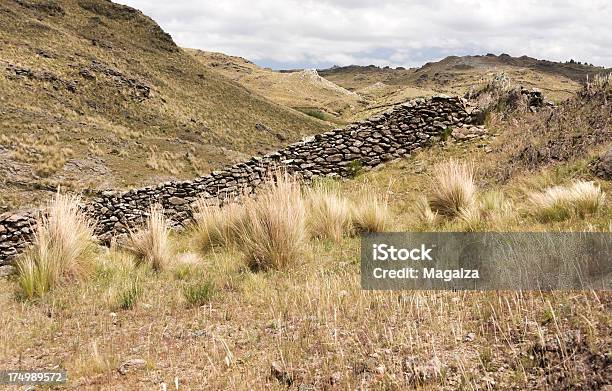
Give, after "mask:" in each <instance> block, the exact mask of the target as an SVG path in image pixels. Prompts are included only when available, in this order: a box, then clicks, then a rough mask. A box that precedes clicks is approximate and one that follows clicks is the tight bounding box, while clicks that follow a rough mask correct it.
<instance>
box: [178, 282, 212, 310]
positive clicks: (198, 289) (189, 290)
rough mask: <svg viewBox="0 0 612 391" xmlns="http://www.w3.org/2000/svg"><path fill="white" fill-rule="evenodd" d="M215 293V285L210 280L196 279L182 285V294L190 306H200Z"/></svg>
mask: <svg viewBox="0 0 612 391" xmlns="http://www.w3.org/2000/svg"><path fill="white" fill-rule="evenodd" d="M214 293H215V286H214V284H213V283H212V282H210V281H198V282H195V283H190V284H188V285H185V286H184V287H183V296H184V297H185V300H187V304H188V305H189V306H190V307H200V306H202V305H204V304H206V303H208V302H209V301H210V300H211V299H212V297H213V295H214Z"/></svg>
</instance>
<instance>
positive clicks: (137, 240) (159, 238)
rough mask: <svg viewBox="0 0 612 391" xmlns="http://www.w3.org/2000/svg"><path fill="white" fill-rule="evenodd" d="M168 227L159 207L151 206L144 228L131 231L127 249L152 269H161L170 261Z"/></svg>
mask: <svg viewBox="0 0 612 391" xmlns="http://www.w3.org/2000/svg"><path fill="white" fill-rule="evenodd" d="M169 234H170V232H169V229H168V225H167V223H166V218H165V217H164V212H163V210H162V209H161V208H159V207H155V206H152V207H151V209H150V212H149V217H148V218H147V221H146V224H145V228H144V229H142V230H140V231H137V232H136V233H131V235H130V244H129V246H128V249H129V250H130V251H131V252H132V253H133V254H134V255H135V256H136V257H137V263H138V264H140V263H145V264H147V265H149V266H150V267H151V268H152V269H153V270H156V271H160V270H163V269H164V268H165V267H166V266H167V265H168V264H169V263H170V262H171V261H172V249H171V244H170V238H169Z"/></svg>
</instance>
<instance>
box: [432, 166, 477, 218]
mask: <svg viewBox="0 0 612 391" xmlns="http://www.w3.org/2000/svg"><path fill="white" fill-rule="evenodd" d="M433 179H434V183H433V186H432V191H431V194H430V196H429V204H430V206H431V208H432V209H433V210H434V211H436V212H438V213H439V214H442V215H445V216H449V217H454V216H457V215H458V214H459V212H460V211H461V210H462V209H470V208H472V207H473V205H474V203H475V201H476V191H477V188H476V184H475V183H474V167H473V165H472V164H468V163H459V162H457V161H454V160H450V161H448V162H446V163H443V164H440V165H439V166H437V167H436V169H435V173H434V178H433Z"/></svg>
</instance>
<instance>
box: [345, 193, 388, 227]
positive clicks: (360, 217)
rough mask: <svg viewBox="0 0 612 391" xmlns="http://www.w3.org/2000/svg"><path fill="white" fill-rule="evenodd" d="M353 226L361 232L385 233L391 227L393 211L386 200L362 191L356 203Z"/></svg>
mask: <svg viewBox="0 0 612 391" xmlns="http://www.w3.org/2000/svg"><path fill="white" fill-rule="evenodd" d="M353 225H354V226H355V228H356V229H357V230H359V231H361V232H384V231H387V230H388V229H389V227H390V226H391V211H390V210H389V203H388V201H387V199H386V198H381V197H379V196H378V195H377V194H375V193H373V192H371V191H362V192H361V194H360V197H359V198H358V199H357V201H356V202H355V207H354V211H353Z"/></svg>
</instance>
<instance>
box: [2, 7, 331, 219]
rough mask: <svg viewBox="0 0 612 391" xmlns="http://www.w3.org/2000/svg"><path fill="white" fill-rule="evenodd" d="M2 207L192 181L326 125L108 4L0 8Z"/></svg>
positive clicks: (150, 23) (129, 10) (127, 11)
mask: <svg viewBox="0 0 612 391" xmlns="http://www.w3.org/2000/svg"><path fill="white" fill-rule="evenodd" d="M0 113H1V114H0V178H2V179H1V180H0V194H1V195H0V208H1V209H7V208H9V207H13V206H17V205H24V204H31V203H35V202H36V201H37V200H38V199H39V198H44V197H46V196H47V195H48V194H49V193H50V192H51V191H54V189H55V188H56V186H57V185H62V186H63V187H64V188H67V187H68V188H74V189H87V188H91V187H96V188H105V187H128V186H133V185H142V184H145V183H153V182H158V181H159V180H161V179H166V178H182V177H191V176H193V175H196V174H198V173H203V172H207V171H208V170H209V169H211V167H220V166H223V165H224V164H227V163H230V162H234V161H236V160H240V159H242V157H244V156H251V155H253V154H257V153H261V152H264V151H268V150H271V149H276V148H277V147H279V146H280V145H282V144H285V143H289V142H291V141H295V140H297V139H299V138H300V137H302V136H304V135H308V134H313V133H318V132H321V131H325V130H327V129H328V128H329V125H328V124H327V123H324V122H322V121H319V120H317V119H314V118H312V117H309V116H306V115H304V114H302V113H299V112H297V111H294V110H291V109H288V108H286V107H282V106H280V105H278V104H276V103H273V102H271V101H269V100H267V99H266V98H264V97H262V96H260V95H258V94H256V93H253V92H252V91H249V90H246V89H245V88H243V87H242V86H240V85H238V84H237V83H235V82H233V81H231V80H229V79H227V78H225V77H223V76H222V75H220V74H218V73H216V72H211V71H210V70H209V69H207V68H205V67H202V66H201V64H200V63H199V62H197V61H195V60H194V59H193V58H192V57H191V56H189V55H187V54H185V53H184V52H183V51H182V50H181V49H180V48H178V47H177V46H176V44H175V43H174V42H173V40H172V38H171V37H170V36H169V35H168V34H166V33H165V32H164V31H162V30H161V28H160V27H159V26H158V25H157V24H156V23H155V22H154V21H152V20H151V19H149V18H148V17H146V16H145V15H143V14H142V13H141V12H139V11H137V10H134V9H132V8H130V7H126V6H121V5H117V4H114V3H112V2H110V1H106V0H78V1H69V0H56V1H51V0H9V1H3V2H1V3H0Z"/></svg>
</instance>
